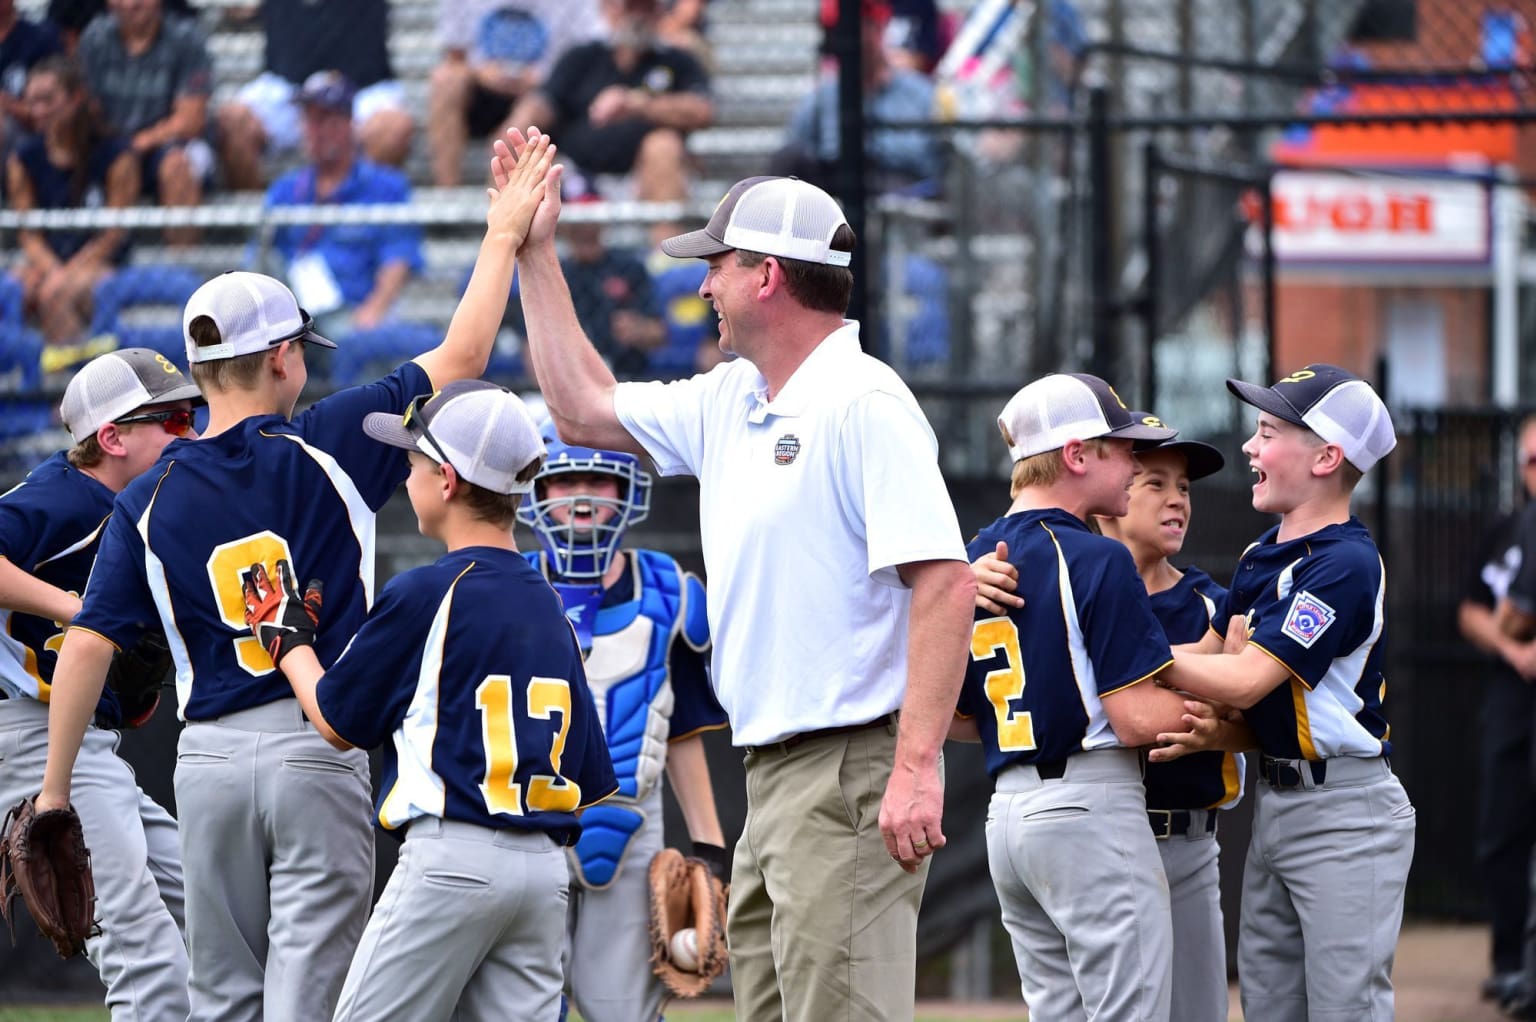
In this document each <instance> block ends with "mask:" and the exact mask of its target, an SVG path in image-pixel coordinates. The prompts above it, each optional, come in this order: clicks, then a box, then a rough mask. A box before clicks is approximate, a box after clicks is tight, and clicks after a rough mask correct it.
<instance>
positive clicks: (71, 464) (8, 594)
mask: <svg viewBox="0 0 1536 1022" xmlns="http://www.w3.org/2000/svg"><path fill="white" fill-rule="evenodd" d="M201 400H202V397H201V395H200V394H199V393H198V390H197V387H196V386H194V385H193V384H192V381H191V380H189V379H187V378H186V377H185V376H184V375H182V373H181V371H180V370H178V369H177V368H176V367H175V366H174V365H172V364H171V363H170V362H169V361H167V360H166V358H165V357H164V356H163V355H160V354H157V353H156V352H153V351H150V350H148V349H146V348H123V349H122V350H120V351H115V352H112V353H110V354H106V355H101V356H98V357H97V358H95V359H92V360H91V361H90V362H89V363H87V364H86V365H85V366H84V367H83V368H82V369H81V370H80V371H79V372H78V373H76V374H75V376H74V378H73V379H71V380H70V381H69V386H68V387H66V388H65V390H64V401H63V404H62V406H61V407H60V413H61V416H62V418H63V420H64V427H65V428H66V429H68V430H69V434H70V436H71V438H73V440H74V441H75V443H74V446H73V447H71V448H70V449H69V450H68V451H65V452H60V453H58V454H55V455H53V456H52V457H50V458H49V459H48V460H47V461H44V462H43V463H42V464H41V465H39V466H37V467H36V468H34V469H33V470H32V471H31V472H30V473H28V474H27V477H26V478H25V479H24V480H22V482H21V483H20V484H18V485H17V486H15V487H13V488H12V489H11V490H10V491H9V492H7V493H6V494H4V495H3V496H0V633H3V634H4V636H5V638H4V639H3V640H0V811H3V809H5V808H8V807H10V806H12V805H14V804H15V803H16V802H17V801H19V800H20V799H22V798H26V797H29V796H31V795H34V794H36V793H37V790H38V788H40V787H41V786H42V783H43V767H44V765H45V764H46V762H47V758H48V700H49V696H50V693H51V685H50V683H51V682H52V681H53V678H54V667H55V664H56V662H57V659H58V653H59V646H60V645H61V644H62V642H63V638H64V627H65V625H67V624H68V623H69V622H70V621H72V620H73V619H74V617H75V615H76V614H77V613H78V612H79V610H80V597H79V594H80V593H82V592H84V591H85V582H86V579H87V578H88V577H89V575H90V571H91V563H92V562H93V561H94V560H95V559H96V550H97V547H98V545H99V544H100V542H101V534H102V531H103V529H104V527H105V525H106V523H107V519H108V517H109V516H110V515H111V514H112V501H113V499H114V497H115V496H116V495H117V493H118V492H120V491H121V490H122V489H123V487H125V486H127V485H128V484H129V483H130V482H132V481H133V480H134V479H135V478H137V477H138V476H139V475H141V474H142V473H144V472H145V471H146V470H148V468H149V467H150V466H151V465H152V464H154V462H155V459H156V458H158V457H159V456H160V451H161V449H162V448H164V447H165V445H166V444H168V443H170V442H171V440H172V439H174V438H176V437H182V436H196V433H194V432H193V430H192V406H193V404H194V403H200V402H201ZM157 701H158V697H157V696H156V695H155V694H154V693H153V692H150V693H149V695H148V696H147V697H146V698H145V699H144V700H141V701H140V702H138V703H137V704H134V705H129V706H127V707H124V706H123V705H122V704H121V703H120V701H119V700H118V698H117V696H116V693H114V692H113V691H112V689H110V688H108V689H106V690H105V691H103V692H102V694H101V699H100V702H98V703H97V704H96V706H95V708H94V713H93V715H92V719H91V721H90V723H89V724H88V725H87V727H86V729H85V733H84V736H83V737H82V739H81V743H80V755H79V757H78V758H77V759H76V760H75V771H74V786H73V795H74V806H75V810H76V812H78V813H79V814H80V820H81V824H82V825H83V827H84V830H85V840H86V843H87V845H88V846H89V847H90V849H91V852H92V853H93V854H92V860H91V873H92V876H93V879H94V881H95V884H96V920H97V924H98V925H99V926H100V927H101V933H100V934H99V935H98V936H95V937H93V938H91V939H90V940H88V941H86V945H85V949H86V954H87V955H88V956H89V957H90V959H91V964H93V965H95V966H96V971H97V972H98V973H99V974H100V975H101V981H102V983H103V984H104V985H105V986H106V988H107V995H106V1004H107V1007H108V1009H110V1011H111V1012H112V1018H113V1019H115V1020H117V1022H127V1020H149V1022H171V1020H175V1022H182V1020H184V1019H186V1017H187V948H186V943H185V940H184V938H183V937H182V875H181V850H180V848H179V847H178V846H177V837H176V821H175V820H173V819H171V817H170V814H169V813H167V812H166V811H165V810H164V809H162V808H161V807H160V806H159V805H158V804H157V803H156V802H155V801H154V800H153V799H151V798H150V797H149V796H148V795H145V794H144V792H143V791H141V790H140V789H139V786H138V783H137V781H135V779H134V775H133V768H132V767H130V766H129V765H128V764H127V763H125V762H123V760H122V759H121V758H119V757H118V755H117V743H118V740H119V737H120V736H119V735H118V733H117V731H116V730H114V729H115V728H118V727H120V726H122V725H123V724H124V723H125V722H126V723H129V724H133V723H135V722H136V723H143V722H144V721H146V720H147V719H148V718H149V716H150V715H151V714H152V713H153V712H154V708H155V705H156V703H157ZM125 709H126V711H127V713H126V715H125V712H124V711H125Z"/></svg>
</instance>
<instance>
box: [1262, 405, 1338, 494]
mask: <svg viewBox="0 0 1536 1022" xmlns="http://www.w3.org/2000/svg"><path fill="white" fill-rule="evenodd" d="M1325 446H1327V445H1326V444H1324V443H1323V442H1322V440H1321V439H1320V438H1319V437H1318V436H1317V435H1316V434H1315V433H1313V432H1312V431H1311V430H1309V429H1307V428H1306V427H1305V426H1297V425H1295V424H1294V423H1290V422H1286V421H1285V420H1284V419H1281V418H1279V417H1278V416H1275V415H1271V414H1269V413H1268V412H1260V413H1259V422H1258V426H1257V428H1256V429H1254V431H1253V436H1251V437H1249V438H1248V441H1247V442H1246V443H1245V444H1243V453H1244V454H1246V455H1247V456H1248V466H1249V468H1250V469H1252V470H1253V471H1254V472H1255V473H1257V474H1258V479H1257V480H1256V481H1255V482H1254V484H1253V509H1254V510H1255V511H1263V512H1265V513H1267V514H1277V515H1280V514H1285V513H1286V512H1287V511H1290V510H1292V509H1293V508H1295V507H1296V506H1297V505H1298V504H1300V503H1301V502H1302V501H1303V500H1305V499H1306V497H1307V495H1308V493H1309V491H1310V489H1311V487H1312V485H1313V480H1314V479H1315V478H1316V477H1315V476H1314V475H1313V474H1312V467H1313V465H1314V464H1315V463H1316V461H1317V457H1318V453H1319V450H1320V449H1321V448H1323V447H1325Z"/></svg>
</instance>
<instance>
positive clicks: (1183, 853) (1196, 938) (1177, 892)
mask: <svg viewBox="0 0 1536 1022" xmlns="http://www.w3.org/2000/svg"><path fill="white" fill-rule="evenodd" d="M1189 815H1190V827H1189V833H1188V834H1172V835H1169V836H1168V837H1166V838H1160V839H1158V840H1157V851H1158V855H1159V856H1160V857H1161V858H1162V860H1163V875H1164V876H1166V877H1167V878H1168V903H1169V906H1170V908H1171V909H1172V912H1173V993H1172V999H1171V1000H1170V1002H1169V1003H1170V1005H1171V1008H1170V1010H1169V1012H1168V1016H1169V1018H1173V1019H1178V1020H1179V1022H1227V1007H1228V1004H1227V940H1226V933H1225V931H1224V929H1223V927H1222V921H1221V870H1220V862H1219V859H1220V852H1221V849H1220V847H1219V846H1218V845H1217V843H1216V833H1215V831H1207V830H1206V818H1207V817H1208V816H1211V815H1219V811H1218V810H1215V809H1192V810H1190V811H1189Z"/></svg>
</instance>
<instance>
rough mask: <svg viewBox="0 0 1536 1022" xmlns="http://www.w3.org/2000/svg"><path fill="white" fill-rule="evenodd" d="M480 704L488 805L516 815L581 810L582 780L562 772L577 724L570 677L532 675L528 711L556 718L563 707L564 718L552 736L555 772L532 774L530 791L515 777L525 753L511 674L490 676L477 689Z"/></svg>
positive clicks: (551, 762)
mask: <svg viewBox="0 0 1536 1022" xmlns="http://www.w3.org/2000/svg"><path fill="white" fill-rule="evenodd" d="M475 705H476V706H478V707H479V708H480V734H481V737H482V739H483V740H484V742H485V780H484V782H482V783H481V785H480V793H481V794H482V795H484V796H485V807H486V808H487V809H489V810H490V811H491V812H493V813H506V814H508V815H511V816H522V815H524V814H525V813H529V812H534V813H538V812H544V813H572V812H575V811H576V807H577V806H579V805H581V786H580V785H578V784H577V783H576V782H575V781H572V780H568V779H567V778H564V777H562V776H560V757H561V756H562V755H563V754H564V752H565V740H566V736H567V735H568V733H569V732H570V730H571V686H570V683H569V682H567V681H565V680H563V679H561V678H530V679H529V680H528V691H527V706H528V716H529V717H530V718H532V719H534V720H544V721H552V720H553V719H554V715H555V714H557V713H558V714H559V715H560V721H559V724H558V726H557V727H556V728H555V729H554V734H553V735H551V736H550V739H549V766H550V769H551V771H553V772H552V773H551V774H534V775H533V776H532V777H531V778H529V779H528V789H527V792H526V793H525V792H524V790H523V785H522V784H521V783H519V782H518V781H516V780H514V778H516V776H517V766H518V761H519V758H520V757H519V755H518V748H517V737H518V736H517V724H516V721H515V720H514V710H513V705H512V679H511V678H509V677H507V676H506V675H505V674H493V675H491V676H490V677H488V678H486V679H485V680H484V681H482V682H481V683H480V687H479V688H477V689H475ZM525 737H526V736H525ZM535 754H536V753H535Z"/></svg>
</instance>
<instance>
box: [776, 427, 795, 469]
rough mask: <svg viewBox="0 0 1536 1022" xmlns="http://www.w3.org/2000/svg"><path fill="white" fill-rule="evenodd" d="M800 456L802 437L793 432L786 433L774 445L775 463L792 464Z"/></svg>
mask: <svg viewBox="0 0 1536 1022" xmlns="http://www.w3.org/2000/svg"><path fill="white" fill-rule="evenodd" d="M799 456H800V438H799V437H797V436H795V434H793V433H785V434H784V435H783V436H781V437H779V439H778V441H777V442H775V443H774V445H773V463H774V464H775V465H789V464H792V463H793V462H794V460H795V459H796V458H798V457H799Z"/></svg>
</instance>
